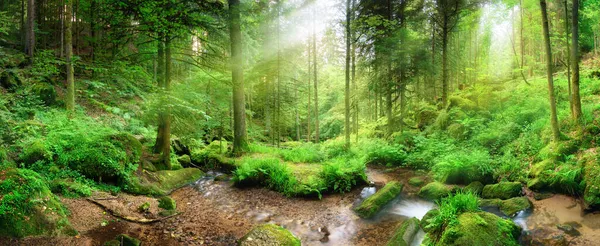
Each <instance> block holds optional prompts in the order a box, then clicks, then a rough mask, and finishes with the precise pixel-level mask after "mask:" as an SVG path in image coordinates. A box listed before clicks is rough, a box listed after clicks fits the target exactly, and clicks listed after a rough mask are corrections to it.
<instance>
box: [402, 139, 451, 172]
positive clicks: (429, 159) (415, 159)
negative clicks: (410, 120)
mask: <svg viewBox="0 0 600 246" xmlns="http://www.w3.org/2000/svg"><path fill="white" fill-rule="evenodd" d="M414 141H415V147H414V148H412V149H411V150H410V151H409V153H408V156H407V157H406V166H408V167H412V168H415V169H429V168H431V167H432V166H433V165H434V163H436V160H437V159H439V158H440V157H441V156H444V155H446V154H447V153H450V152H454V151H455V150H456V146H455V145H454V143H453V141H452V140H450V139H443V138H433V137H432V138H426V137H424V136H416V137H415V138H414Z"/></svg>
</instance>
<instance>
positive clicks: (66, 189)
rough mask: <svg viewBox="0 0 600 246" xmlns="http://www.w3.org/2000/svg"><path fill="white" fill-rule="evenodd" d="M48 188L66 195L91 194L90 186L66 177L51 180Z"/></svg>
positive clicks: (81, 195)
mask: <svg viewBox="0 0 600 246" xmlns="http://www.w3.org/2000/svg"><path fill="white" fill-rule="evenodd" d="M50 190H52V192H53V193H57V194H62V195H63V196H66V197H89V196H91V195H92V188H91V187H89V186H88V185H86V184H82V183H79V182H77V181H73V180H68V179H55V180H53V181H52V182H50Z"/></svg>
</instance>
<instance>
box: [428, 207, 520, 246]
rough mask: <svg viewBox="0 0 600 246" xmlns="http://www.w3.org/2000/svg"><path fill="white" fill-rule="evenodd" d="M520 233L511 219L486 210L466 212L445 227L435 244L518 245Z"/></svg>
mask: <svg viewBox="0 0 600 246" xmlns="http://www.w3.org/2000/svg"><path fill="white" fill-rule="evenodd" d="M520 235H521V228H520V227H519V226H517V225H516V224H515V223H514V222H512V221H511V220H508V219H503V218H500V217H498V216H496V215H494V214H492V213H488V212H468V213H463V214H461V215H459V216H458V220H457V222H456V223H450V224H449V225H448V227H446V229H445V230H444V232H443V233H442V235H441V237H440V240H439V241H438V242H437V243H436V245H448V246H459V245H460V246H463V245H489V246H505V245H519V243H518V238H519V236H520Z"/></svg>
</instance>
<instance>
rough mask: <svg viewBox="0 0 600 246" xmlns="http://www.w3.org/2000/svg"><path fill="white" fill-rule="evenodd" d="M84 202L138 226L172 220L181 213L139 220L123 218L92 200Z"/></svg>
mask: <svg viewBox="0 0 600 246" xmlns="http://www.w3.org/2000/svg"><path fill="white" fill-rule="evenodd" d="M86 200H88V201H89V202H91V203H93V204H96V205H97V206H98V207H100V208H102V209H103V210H105V211H106V212H108V213H110V214H111V215H112V216H115V217H117V218H119V219H122V220H125V221H129V222H133V223H138V224H152V223H156V222H159V221H163V220H166V219H168V218H172V217H175V216H178V215H180V214H181V212H177V213H175V214H173V215H169V216H165V217H160V218H158V219H140V218H135V217H130V216H124V215H121V214H119V213H118V212H117V211H115V210H113V209H111V208H109V207H107V206H105V205H104V204H102V203H100V202H98V201H96V200H94V199H90V198H87V199H86Z"/></svg>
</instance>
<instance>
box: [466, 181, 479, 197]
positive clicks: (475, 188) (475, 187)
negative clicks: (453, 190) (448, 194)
mask: <svg viewBox="0 0 600 246" xmlns="http://www.w3.org/2000/svg"><path fill="white" fill-rule="evenodd" d="M463 191H466V192H471V193H473V194H477V195H481V192H482V191H483V184H482V183H481V182H479V181H475V182H472V183H470V184H469V185H467V186H465V187H464V188H463Z"/></svg>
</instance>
